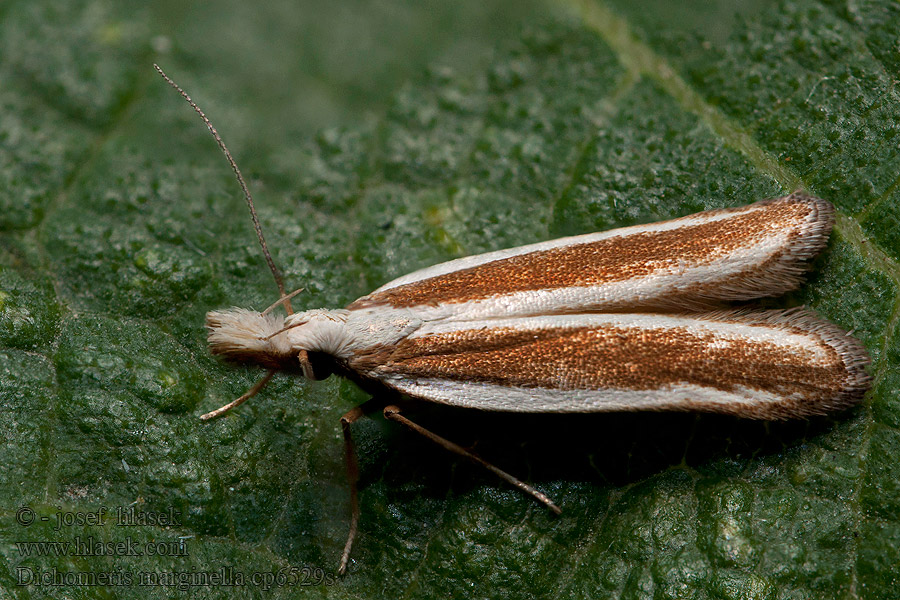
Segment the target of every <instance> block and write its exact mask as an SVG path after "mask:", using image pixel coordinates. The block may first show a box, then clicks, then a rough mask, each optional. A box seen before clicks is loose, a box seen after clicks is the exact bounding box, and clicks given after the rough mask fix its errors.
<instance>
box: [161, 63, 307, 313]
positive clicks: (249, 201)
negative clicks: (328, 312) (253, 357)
mask: <svg viewBox="0 0 900 600" xmlns="http://www.w3.org/2000/svg"><path fill="white" fill-rule="evenodd" d="M153 68H154V69H156V72H157V73H159V74H160V75H162V78H163V79H165V80H166V83H168V84H169V85H171V86H172V87H173V88H175V90H176V91H177V92H178V93H179V94H181V97H182V98H184V99H185V100H187V103H188V104H190V105H191V108H193V109H194V111H195V112H196V113H197V114H198V115H200V118H201V119H203V122H204V123H205V124H206V127H207V128H208V129H209V132H210V133H212V135H213V137H214V138H216V143H217V144H218V145H219V148H220V149H221V150H222V153H223V154H224V155H225V158H226V159H228V164H230V165H231V170H232V171H234V175H235V177H237V180H238V183H239V184H240V185H241V190H243V192H244V199H245V200H246V201H247V208H249V209H250V218H251V219H252V220H253V229H255V230H256V237H257V238H258V239H259V245H260V246H262V251H263V254H264V255H265V256H266V263H267V264H268V265H269V270H271V271H272V276H273V277H274V278H275V285H277V286H278V292H279V293H280V294H281V298H280V299H279V300H278V302H277V303H276V304H282V305H284V309H285V310H286V311H287V314H289V315H290V314H292V313H293V312H294V311H293V309H292V308H291V300H290V298H291V297H293V296H288V295H287V293H285V290H284V281H283V280H282V277H281V272H280V271H279V270H278V267H276V266H275V261H274V260H272V255H271V254H270V253H269V246H268V244H266V238H265V236H263V232H262V227H261V226H260V224H259V217H257V216H256V208H255V207H254V206H253V196H251V195H250V189H249V188H248V187H247V184H246V182H245V181H244V176H243V175H241V170H240V169H238V166H237V163H236V162H235V161H234V158H232V156H231V152H229V151H228V148H227V147H226V146H225V142H223V141H222V138H221V137H220V136H219V132H218V131H216V128H215V127H213V124H212V123H211V122H210V121H209V119H208V118H207V116H206V114H204V112H203V111H202V110H200V107H199V106H197V103H196V102H194V101H193V100H191V97H190V96H188V95H187V92H185V91H184V90H183V89H181V87H180V86H179V85H178V84H177V83H175V82H174V81H172V79H171V78H169V76H168V75H166V74H165V72H164V71H163V70H162V69H161V68H160V67H159V65H157V64H154V65H153ZM270 310H271V309H270Z"/></svg>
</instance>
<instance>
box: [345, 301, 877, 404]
mask: <svg viewBox="0 0 900 600" xmlns="http://www.w3.org/2000/svg"><path fill="white" fill-rule="evenodd" d="M868 363H869V358H868V355H867V353H866V350H865V349H864V348H863V347H862V346H861V345H860V343H859V342H858V341H856V340H855V339H854V338H852V337H850V336H848V335H847V334H846V333H845V332H844V331H842V330H841V329H839V328H838V327H837V326H835V325H832V324H831V323H828V322H827V321H823V320H821V319H819V318H817V317H816V316H815V315H813V314H811V313H809V312H806V311H803V310H796V309H795V310H789V311H755V312H735V311H731V312H717V313H708V314H702V315H665V314H621V313H620V314H582V315H556V316H542V317H526V318H517V319H496V320H494V319H492V320H489V321H481V322H479V321H466V322H450V323H447V322H444V323H440V324H438V323H432V324H430V325H425V326H423V327H422V328H421V329H419V330H418V331H416V332H415V333H414V334H413V335H411V336H409V337H407V338H405V339H403V340H402V341H400V342H399V343H397V344H395V345H392V346H390V347H379V348H378V349H376V350H371V351H368V352H362V353H359V354H357V355H356V356H355V357H354V358H352V359H351V360H350V361H349V366H350V368H352V369H353V370H354V371H356V372H357V373H359V374H361V375H363V376H364V377H366V378H369V379H375V380H378V381H379V382H381V383H382V384H384V385H386V386H388V387H390V388H393V389H395V390H397V391H399V392H402V393H404V394H407V395H409V396H412V397H414V398H421V399H424V400H430V401H434V402H439V403H444V404H450V405H455V406H464V407H471V408H479V409H485V410H492V411H512V412H536V413H537V412H604V411H635V410H679V411H702V412H715V413H727V414H734V415H738V416H742V417H752V418H762V419H781V418H788V417H802V416H808V415H816V414H824V413H827V412H829V411H833V410H837V409H841V408H844V407H847V406H850V405H852V404H854V403H855V402H857V401H858V400H859V399H860V398H861V397H862V396H863V394H864V393H865V391H866V389H868V386H869V381H870V379H869V376H868V375H867V374H866V372H865V368H866V365H868Z"/></svg>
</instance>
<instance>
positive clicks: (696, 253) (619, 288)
mask: <svg viewBox="0 0 900 600" xmlns="http://www.w3.org/2000/svg"><path fill="white" fill-rule="evenodd" d="M833 223H834V208H833V207H832V205H831V204H830V203H828V202H826V201H824V200H820V199H817V198H813V197H811V196H807V195H805V194H802V193H795V194H791V195H790V196H785V197H783V198H778V199H775V200H765V201H762V202H757V203H755V204H751V205H749V206H745V207H741V208H732V209H722V210H713V211H707V212H702V213H697V214H695V215H690V216H687V217H683V218H680V219H675V220H672V221H664V222H660V223H651V224H648V225H640V226H635V227H626V228H622V229H614V230H612V231H606V232H602V233H592V234H588V235H582V236H576V237H570V238H562V239H558V240H553V241H549V242H542V243H539V244H532V245H529V246H522V247H520V248H512V249H509V250H501V251H499V252H490V253H487V254H481V255H478V256H470V257H467V258H461V259H458V260H453V261H450V262H446V263H442V264H439V265H436V266H434V267H430V268H427V269H423V270H421V271H416V272H415V273H411V274H409V275H406V276H404V277H401V278H399V279H396V280H394V281H392V282H390V283H388V284H386V285H384V286H382V287H381V288H379V289H377V290H375V291H374V292H372V293H371V294H369V295H368V296H365V297H363V298H360V299H359V300H357V301H355V302H354V303H353V304H351V305H350V306H349V307H348V308H349V309H351V310H354V309H366V308H376V309H391V308H406V309H413V310H415V311H416V312H417V313H419V314H420V315H421V316H422V317H423V318H424V319H425V320H430V319H436V318H447V317H454V318H465V319H479V318H491V317H510V316H525V315H541V314H561V313H581V312H587V311H597V312H631V311H642V310H656V311H670V312H671V311H685V310H710V309H711V308H713V307H717V306H720V305H721V303H723V302H725V301H729V300H749V299H753V298H760V297H764V296H776V295H780V294H782V293H784V292H786V291H789V290H792V289H795V288H796V287H797V286H798V285H799V283H800V281H801V279H802V276H803V273H804V271H805V270H806V266H807V262H808V260H809V259H810V258H812V257H814V256H816V255H817V254H818V253H819V252H820V251H821V250H822V249H823V248H824V247H825V244H826V243H827V241H828V236H829V234H830V232H831V227H832V225H833Z"/></svg>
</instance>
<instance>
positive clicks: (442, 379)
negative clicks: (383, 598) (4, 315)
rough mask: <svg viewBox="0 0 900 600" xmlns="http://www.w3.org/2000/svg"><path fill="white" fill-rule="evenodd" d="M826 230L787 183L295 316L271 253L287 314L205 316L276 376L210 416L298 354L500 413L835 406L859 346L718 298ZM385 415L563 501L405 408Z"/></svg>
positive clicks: (319, 370) (798, 268)
mask: <svg viewBox="0 0 900 600" xmlns="http://www.w3.org/2000/svg"><path fill="white" fill-rule="evenodd" d="M157 69H158V67H157ZM160 73H162V71H160ZM163 76H164V77H165V75H163ZM166 79H167V80H168V78H166ZM168 81H169V83H172V82H171V80H168ZM172 85H173V86H174V87H176V89H179V91H181V90H180V88H177V86H175V85H174V83H172ZM181 93H182V95H184V96H185V98H187V96H186V95H185V94H184V92H181ZM187 99H188V101H189V102H190V99H189V98H187ZM191 104H192V106H193V107H194V108H195V110H197V111H198V112H199V113H200V114H201V116H203V114H202V112H200V110H199V109H198V108H197V107H196V105H195V104H193V102H191ZM203 118H204V121H205V122H206V124H207V126H208V127H209V128H210V130H211V131H212V132H213V134H214V135H215V137H216V140H217V141H218V142H219V144H220V147H221V148H222V149H223V151H224V152H225V153H226V156H227V157H228V159H229V161H230V162H231V165H232V168H233V169H234V170H235V173H236V174H237V176H238V179H239V181H240V182H241V185H242V187H243V189H244V191H245V196H246V197H247V200H248V204H250V206H251V214H252V216H253V219H254V224H255V225H256V227H257V232H258V234H259V237H260V243H261V244H262V245H263V248H264V250H265V240H264V239H263V237H262V234H261V232H260V230H259V225H258V221H257V220H256V217H255V213H254V212H253V210H252V200H251V199H250V196H249V192H247V190H246V186H245V185H244V183H243V179H242V178H241V176H240V172H239V171H238V169H237V166H236V165H235V164H234V161H233V160H232V159H231V157H230V155H229V154H228V151H227V149H225V147H224V144H223V143H222V142H221V139H220V138H219V136H218V134H216V132H215V129H213V128H212V125H210V123H209V121H208V120H206V118H205V116H203ZM833 224H834V207H833V206H832V205H831V204H830V203H829V202H827V201H825V200H821V199H818V198H814V197H812V196H809V195H807V194H805V193H802V192H795V193H793V194H790V195H788V196H785V197H782V198H777V199H772V200H764V201H761V202H756V203H755V204H751V205H749V206H744V207H740V208H728V209H721V210H711V211H706V212H701V213H698V214H695V215H690V216H686V217H682V218H680V219H674V220H671V221H664V222H661V223H652V224H648V225H639V226H635V227H626V228H622V229H615V230H612V231H606V232H602V233H591V234H587V235H580V236H575V237H568V238H562V239H558V240H552V241H547V242H541V243H537V244H532V245H528V246H522V247H519V248H512V249H509V250H500V251H497V252H489V253H487V254H481V255H478V256H470V257H467V258H460V259H458V260H452V261H449V262H446V263H442V264H439V265H436V266H433V267H429V268H426V269H422V270H420V271H416V272H414V273H411V274H409V275H406V276H404V277H400V278H399V279H396V280H394V281H391V282H389V283H387V284H385V285H383V286H382V287H380V288H378V289H377V290H375V291H374V292H372V293H371V294H369V295H367V296H364V297H362V298H360V299H358V300H356V301H354V302H352V303H351V304H349V305H348V306H347V307H346V308H342V309H316V310H307V311H304V312H300V313H291V309H290V304H289V298H290V296H288V295H286V294H285V293H284V286H283V285H282V284H281V282H280V275H278V272H277V269H275V267H274V264H273V263H272V261H271V258H270V256H269V254H268V251H267V250H266V256H267V260H269V263H270V267H271V268H272V270H273V273H274V274H275V276H276V281H277V282H278V284H279V289H280V291H281V299H279V300H278V302H276V304H275V305H273V307H274V306H277V305H278V304H284V305H285V307H286V309H287V312H288V315H287V317H282V316H278V315H275V314H273V313H272V312H271V311H272V308H273V307H269V309H266V310H265V311H263V312H256V311H252V310H245V309H239V308H232V309H226V310H218V311H213V312H210V313H209V314H208V315H207V320H206V325H207V328H208V331H209V344H210V350H211V351H212V353H213V354H217V355H221V356H223V357H224V358H226V359H228V360H231V361H234V362H239V363H254V364H258V365H260V366H263V367H265V368H267V369H269V372H268V373H267V375H266V376H265V377H264V378H263V379H262V380H261V381H260V382H259V383H258V384H257V385H256V386H254V388H253V389H251V390H250V391H249V392H248V393H247V394H245V395H244V396H242V397H241V398H239V399H238V400H236V401H234V402H232V403H230V404H228V405H226V406H223V407H222V408H220V409H218V410H216V411H213V412H211V413H208V414H207V415H204V418H210V417H213V416H217V415H219V414H221V413H223V412H225V411H227V410H229V409H230V408H233V407H234V406H236V405H238V404H240V403H241V402H243V401H245V400H246V399H247V398H249V397H251V396H252V395H254V394H255V393H256V392H258V391H259V389H261V388H262V387H263V386H264V385H265V383H266V382H267V381H268V380H269V378H270V377H271V376H272V374H273V373H274V372H275V371H277V370H281V369H291V370H296V367H297V365H298V364H299V366H300V369H301V370H302V373H303V374H304V375H305V376H306V377H308V378H310V379H319V378H322V377H327V376H328V375H330V374H331V373H337V374H341V375H344V376H347V377H350V378H351V379H353V380H355V381H358V382H360V383H362V384H363V385H364V386H371V385H377V386H380V387H382V388H388V389H390V390H393V391H395V392H398V393H400V394H403V395H406V396H409V397H412V398H415V399H421V400H427V401H431V402H437V403H442V404H449V405H453V406H462V407H469V408H477V409H482V410H492V411H509V412H531V413H549V412H553V413H559V412H580V413H583V412H604V411H636V410H677V411H703V412H713V413H723V414H729V415H735V416H740V417H748V418H755V419H785V418H794V417H807V416H810V415H821V414H825V413H828V412H831V411H836V410H840V409H843V408H846V407H848V406H851V405H853V404H854V403H856V402H858V401H859V400H860V399H861V398H862V396H863V394H864V393H865V392H866V390H867V389H868V388H869V384H870V377H869V375H868V374H867V373H866V367H867V365H868V364H869V357H868V354H867V352H866V349H865V348H864V347H863V346H862V344H860V343H859V342H858V341H857V340H856V339H855V338H853V337H851V336H850V335H849V334H847V333H846V332H845V331H843V330H842V329H841V328H839V327H837V326H836V325H833V324H832V323H830V322H828V321H825V320H823V319H821V318H819V317H817V316H816V315H815V314H813V313H812V312H810V311H808V310H805V309H790V310H755V309H740V310H729V309H727V308H726V307H725V303H727V302H729V301H741V300H753V299H757V298H763V297H771V296H778V295H780V294H783V293H785V292H788V291H790V290H793V289H796V288H797V287H798V286H799V285H800V283H801V281H802V278H803V275H804V273H805V271H806V270H807V268H808V265H809V261H810V260H811V259H812V258H814V257H815V256H816V255H817V254H819V252H820V251H821V250H822V249H823V248H824V247H825V245H826V244H827V242H828V237H829V234H830V232H831V228H832V226H833ZM362 414H363V410H362V409H360V408H358V409H356V410H354V411H351V412H350V413H348V414H347V415H345V417H344V418H343V425H344V435H345V440H346V448H347V457H348V469H349V472H350V479H351V488H352V489H351V492H352V496H351V499H352V508H353V517H352V521H351V533H350V537H349V539H348V541H347V544H346V546H345V550H344V555H343V558H342V562H341V568H340V571H341V572H343V571H344V570H345V569H346V565H347V561H348V558H349V553H350V546H351V544H352V541H353V537H354V535H355V531H356V527H357V522H358V516H359V513H358V506H357V502H356V489H355V479H356V461H355V454H354V451H353V446H352V439H351V437H350V429H349V425H350V423H352V422H353V421H354V420H356V419H357V418H359V416H361V415H362ZM385 415H386V416H387V417H388V418H390V419H392V420H395V421H398V422H401V423H403V424H404V425H406V426H408V427H410V428H412V429H414V430H415V431H418V432H419V433H422V434H423V435H426V436H427V437H429V438H430V439H432V440H434V441H435V442H437V443H439V444H441V445H443V446H444V447H446V448H448V449H450V450H452V451H454V452H458V453H460V454H463V455H465V456H467V457H468V458H470V459H472V460H475V461H476V462H479V463H480V464H482V465H484V466H486V467H487V468H489V469H491V470H492V471H493V472H495V473H497V474H498V475H500V476H501V477H503V478H504V479H506V480H507V481H509V482H510V483H512V484H514V485H516V486H518V487H520V488H521V489H523V490H524V491H526V492H528V493H531V494H532V495H534V496H535V497H536V498H538V499H539V500H540V501H542V502H544V503H545V504H547V505H548V506H549V507H550V508H552V509H554V510H556V511H558V510H559V509H558V508H557V507H556V506H555V505H554V504H553V503H552V502H551V501H550V499H549V498H547V497H546V496H544V495H543V494H542V493H540V492H538V491H537V490H534V489H533V488H531V487H529V486H527V485H526V484H524V483H522V482H521V481H519V480H517V479H515V478H514V477H512V476H510V475H508V474H506V473H504V472H502V471H500V470H499V469H497V468H496V467H493V466H492V465H490V464H488V463H485V462H484V461H483V460H481V459H479V458H478V457H475V456H474V455H472V454H470V453H468V452H467V451H465V450H463V449H462V448H460V447H458V446H456V445H455V444H453V443H452V442H449V441H447V440H445V439H443V438H440V437H438V436H436V435H435V434H433V433H431V432H428V431H427V430H424V429H422V428H421V427H420V426H418V425H416V424H415V423H413V422H411V421H409V420H408V419H407V418H406V417H404V416H403V415H401V414H400V411H399V409H398V408H397V407H396V406H389V407H387V408H386V409H385Z"/></svg>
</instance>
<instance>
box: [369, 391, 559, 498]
mask: <svg viewBox="0 0 900 600" xmlns="http://www.w3.org/2000/svg"><path fill="white" fill-rule="evenodd" d="M384 416H385V418H386V419H390V420H391V421H396V422H398V423H401V424H403V425H405V426H407V427H409V428H410V429H412V430H413V431H415V432H416V433H418V434H421V435H423V436H425V437H426V438H428V439H429V440H431V441H432V442H434V443H435V444H437V445H438V446H442V447H443V448H446V449H447V450H449V451H450V452H453V453H455V454H459V455H460V456H464V457H466V458H468V459H469V460H471V461H472V462H474V463H475V464H478V465H481V466H482V467H484V468H485V469H487V470H488V471H490V472H491V473H493V474H494V475H496V476H497V477H499V478H500V479H502V480H503V481H505V482H507V483H509V484H511V485H513V486H515V487H517V488H519V489H520V490H522V491H523V492H525V493H526V494H530V495H531V496H533V497H534V498H535V499H536V500H537V501H538V502H541V503H542V504H544V505H546V506H547V508H549V509H550V510H552V511H553V512H555V513H556V514H561V513H562V509H560V508H559V507H558V506H557V505H556V504H554V503H553V500H551V499H550V498H549V496H547V495H546V494H545V493H543V492H541V491H539V490H536V489H535V488H533V487H531V486H530V485H528V484H527V483H525V482H524V481H522V480H520V479H517V478H515V477H513V476H512V475H510V474H509V473H507V472H506V471H503V470H501V469H499V468H498V467H495V466H494V465H492V464H491V463H489V462H487V461H486V460H484V459H483V458H481V457H479V456H476V455H474V454H472V453H471V452H469V451H468V450H466V449H465V448H463V447H462V446H459V445H458V444H454V443H453V442H451V441H450V440H448V439H445V438H442V437H441V436H439V435H437V434H436V433H433V432H431V431H429V430H427V429H425V428H424V427H422V426H421V425H418V424H417V423H413V422H412V421H410V420H409V419H407V418H406V417H404V416H403V415H402V414H400V407H398V406H396V405H393V404H391V405H390V406H386V407H385V408H384Z"/></svg>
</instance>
